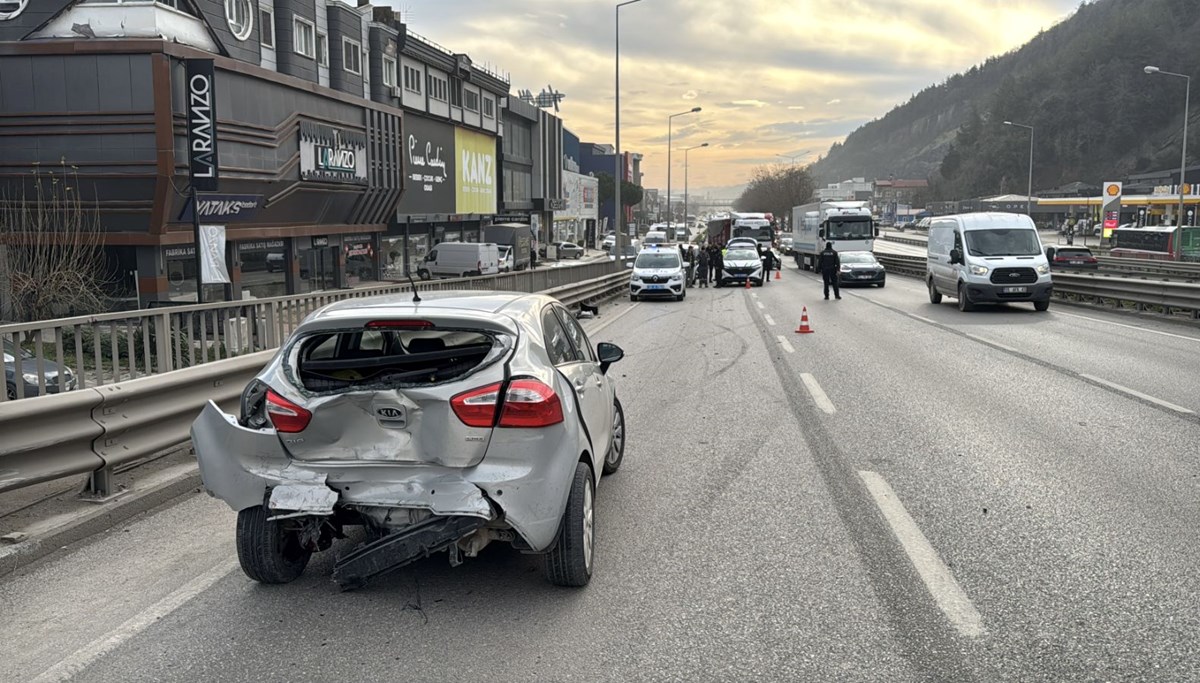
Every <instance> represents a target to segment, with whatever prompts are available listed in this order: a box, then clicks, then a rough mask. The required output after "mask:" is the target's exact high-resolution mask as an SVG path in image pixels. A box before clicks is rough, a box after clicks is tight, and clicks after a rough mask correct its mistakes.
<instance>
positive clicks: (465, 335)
mask: <svg viewBox="0 0 1200 683" xmlns="http://www.w3.org/2000/svg"><path fill="white" fill-rule="evenodd" d="M506 348H507V343H506V341H505V338H504V337H503V336H501V335H494V334H492V333H490V332H482V331H479V330H425V329H421V330H404V329H399V330H363V329H358V330H346V331H340V332H324V333H317V334H313V335H311V336H309V337H307V338H305V339H303V340H301V341H300V343H299V351H298V353H297V354H296V355H295V356H294V358H295V361H294V362H295V365H296V367H295V374H296V376H297V379H298V380H299V382H300V384H301V385H302V386H303V388H305V389H307V390H309V391H313V392H324V391H337V390H347V389H357V388H368V387H376V386H404V385H408V386H411V385H423V384H438V383H441V382H447V381H451V380H455V379H458V378H461V377H464V376H466V375H468V374H470V373H472V372H474V371H475V370H477V369H479V368H481V367H483V366H484V365H487V364H489V363H490V362H491V361H494V360H495V359H496V358H498V357H499V355H500V354H501V353H502V352H503V351H504V349H506Z"/></svg>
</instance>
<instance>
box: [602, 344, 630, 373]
mask: <svg viewBox="0 0 1200 683" xmlns="http://www.w3.org/2000/svg"><path fill="white" fill-rule="evenodd" d="M596 356H597V357H598V358H599V359H600V372H608V366H610V365H612V364H613V363H616V362H617V361H619V360H621V359H622V358H624V357H625V351H624V350H622V349H621V347H619V346H617V345H616V344H611V343H609V342H600V343H599V344H596Z"/></svg>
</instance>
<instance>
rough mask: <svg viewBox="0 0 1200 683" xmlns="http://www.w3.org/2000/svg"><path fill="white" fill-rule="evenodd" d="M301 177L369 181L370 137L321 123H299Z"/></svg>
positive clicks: (303, 178) (346, 181) (361, 183)
mask: <svg viewBox="0 0 1200 683" xmlns="http://www.w3.org/2000/svg"><path fill="white" fill-rule="evenodd" d="M300 178H301V179H302V180H314V181H320V182H326V183H353V184H356V185H366V184H367V136H365V135H363V134H362V133H359V132H356V131H347V130H342V129H339V128H334V127H333V126H326V125H324V124H320V123H310V122H308V121H301V122H300Z"/></svg>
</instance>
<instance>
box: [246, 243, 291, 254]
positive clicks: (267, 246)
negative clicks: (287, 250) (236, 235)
mask: <svg viewBox="0 0 1200 683" xmlns="http://www.w3.org/2000/svg"><path fill="white" fill-rule="evenodd" d="M283 246H284V242H283V240H257V241H254V242H238V245H237V250H238V253H239V254H242V253H245V252H248V251H270V250H272V249H283Z"/></svg>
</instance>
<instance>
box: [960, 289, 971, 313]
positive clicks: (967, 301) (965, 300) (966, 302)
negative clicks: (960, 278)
mask: <svg viewBox="0 0 1200 683" xmlns="http://www.w3.org/2000/svg"><path fill="white" fill-rule="evenodd" d="M958 310H960V311H962V312H963V313H967V312H969V311H973V310H975V304H973V303H971V297H970V295H968V294H967V286H966V285H965V284H963V283H961V282H960V283H958Z"/></svg>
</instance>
